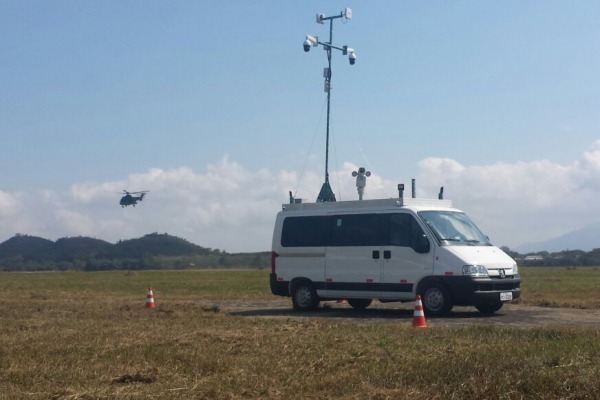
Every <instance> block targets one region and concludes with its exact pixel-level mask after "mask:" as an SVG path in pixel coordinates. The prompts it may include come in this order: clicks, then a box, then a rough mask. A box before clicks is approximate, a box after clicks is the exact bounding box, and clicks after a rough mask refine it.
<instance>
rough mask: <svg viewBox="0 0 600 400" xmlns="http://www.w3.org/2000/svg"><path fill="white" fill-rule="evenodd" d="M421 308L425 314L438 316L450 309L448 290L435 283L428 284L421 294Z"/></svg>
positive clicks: (450, 299) (450, 300)
mask: <svg viewBox="0 0 600 400" xmlns="http://www.w3.org/2000/svg"><path fill="white" fill-rule="evenodd" d="M421 297H422V300H423V310H424V311H425V315H428V316H433V317H435V316H440V315H444V314H448V313H449V312H450V310H452V306H453V304H452V298H451V297H450V293H449V292H448V290H447V289H446V288H445V287H444V286H442V285H440V284H437V283H434V284H432V285H430V286H428V287H427V288H426V289H425V290H424V291H423V294H422V296H421Z"/></svg>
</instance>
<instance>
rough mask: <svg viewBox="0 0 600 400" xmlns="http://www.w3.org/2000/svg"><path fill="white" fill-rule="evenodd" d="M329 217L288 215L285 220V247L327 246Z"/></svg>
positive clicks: (283, 244)
mask: <svg viewBox="0 0 600 400" xmlns="http://www.w3.org/2000/svg"><path fill="white" fill-rule="evenodd" d="M326 233H327V217H288V218H286V219H284V220H283V232H282V233H281V245H282V246H283V247H320V246H325V238H326Z"/></svg>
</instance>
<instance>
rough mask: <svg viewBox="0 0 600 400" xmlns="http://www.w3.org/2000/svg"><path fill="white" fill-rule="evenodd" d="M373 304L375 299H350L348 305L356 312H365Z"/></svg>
mask: <svg viewBox="0 0 600 400" xmlns="http://www.w3.org/2000/svg"><path fill="white" fill-rule="evenodd" d="M372 302H373V299H348V304H350V305H351V306H352V308H354V309H355V310H364V309H365V308H367V307H369V306H370V305H371V303H372Z"/></svg>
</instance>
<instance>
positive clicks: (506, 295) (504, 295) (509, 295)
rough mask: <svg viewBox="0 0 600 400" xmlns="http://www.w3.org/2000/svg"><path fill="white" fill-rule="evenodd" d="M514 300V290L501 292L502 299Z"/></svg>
mask: <svg viewBox="0 0 600 400" xmlns="http://www.w3.org/2000/svg"><path fill="white" fill-rule="evenodd" d="M510 300H512V292H501V293H500V301H510Z"/></svg>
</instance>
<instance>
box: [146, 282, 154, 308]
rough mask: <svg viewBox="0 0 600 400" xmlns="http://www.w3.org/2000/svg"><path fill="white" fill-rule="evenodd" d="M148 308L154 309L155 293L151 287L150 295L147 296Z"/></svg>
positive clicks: (149, 289)
mask: <svg viewBox="0 0 600 400" xmlns="http://www.w3.org/2000/svg"><path fill="white" fill-rule="evenodd" d="M146 308H154V293H153V292H152V288H151V287H149V288H148V293H147V294H146Z"/></svg>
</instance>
